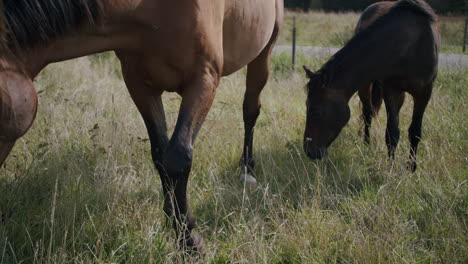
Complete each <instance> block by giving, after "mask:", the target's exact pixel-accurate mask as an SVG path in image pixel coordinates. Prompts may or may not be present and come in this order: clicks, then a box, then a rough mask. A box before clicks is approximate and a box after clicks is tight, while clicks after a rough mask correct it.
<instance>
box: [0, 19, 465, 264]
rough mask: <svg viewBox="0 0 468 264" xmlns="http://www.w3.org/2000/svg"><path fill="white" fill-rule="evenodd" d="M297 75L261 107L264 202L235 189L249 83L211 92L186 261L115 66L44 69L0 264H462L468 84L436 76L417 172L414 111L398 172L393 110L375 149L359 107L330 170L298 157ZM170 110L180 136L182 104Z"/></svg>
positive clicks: (171, 103)
mask: <svg viewBox="0 0 468 264" xmlns="http://www.w3.org/2000/svg"><path fill="white" fill-rule="evenodd" d="M350 16H353V15H350ZM354 16H355V15H354ZM289 61H290V58H288V55H286V54H279V55H275V57H274V58H273V65H272V69H273V76H272V78H271V80H270V82H269V83H268V85H267V87H266V88H265V90H264V93H263V94H262V100H263V108H262V113H261V116H260V118H259V121H258V125H257V130H256V137H255V152H254V155H255V157H256V161H257V169H256V172H257V174H258V175H257V176H258V180H259V183H260V187H259V188H258V189H257V190H255V191H251V192H245V191H244V188H243V185H242V184H241V183H240V182H239V175H240V171H239V168H238V161H239V158H240V155H241V148H242V145H241V144H242V141H243V124H242V112H241V108H242V107H241V104H242V95H243V92H244V82H245V81H244V80H245V72H244V71H241V72H239V73H237V74H235V75H233V76H231V77H228V78H225V79H223V81H222V83H221V85H220V87H219V89H218V94H217V98H216V101H215V103H214V105H213V107H212V109H211V111H210V114H209V116H208V118H207V120H206V122H205V124H204V126H203V129H202V131H201V132H200V134H199V137H198V141H197V143H196V146H195V153H194V163H193V170H192V174H191V180H190V186H189V195H190V197H191V203H192V205H193V209H194V213H195V215H196V216H197V220H198V224H199V227H198V229H197V232H199V233H201V234H202V235H203V237H204V238H205V243H206V251H205V253H204V254H203V255H201V256H199V257H193V258H192V257H188V256H184V255H183V254H182V253H181V252H179V251H178V250H177V248H176V246H175V243H174V235H173V232H172V229H171V228H170V227H167V226H166V225H165V217H164V215H163V212H162V195H161V186H160V182H159V176H158V175H157V172H156V171H155V170H154V169H153V166H152V163H151V160H150V150H149V143H148V140H147V135H146V132H145V131H146V129H145V128H144V125H143V122H142V120H141V118H140V116H139V114H138V113H137V110H136V108H135V107H134V105H133V103H132V102H131V100H130V97H129V96H128V93H127V91H126V88H125V86H124V84H123V82H122V78H121V75H120V72H119V66H118V62H117V60H116V59H115V58H114V57H113V56H108V55H104V56H93V57H86V58H81V59H78V60H74V61H69V62H65V63H60V64H55V65H51V66H49V67H48V68H47V69H46V70H45V71H44V72H43V73H42V74H41V75H40V76H39V78H38V80H37V82H36V87H37V90H38V92H39V101H40V107H39V112H38V116H37V119H36V122H35V124H34V126H33V127H32V129H31V130H30V132H29V133H28V134H27V135H26V136H25V137H24V138H22V139H21V140H20V141H19V142H18V144H17V145H16V147H15V149H14V151H13V152H12V154H11V155H10V157H9V159H8V160H7V162H6V164H5V166H4V168H2V169H1V170H0V263H8V264H9V263H183V262H194V263H466V262H467V261H468V257H467V256H468V234H467V230H468V228H467V219H468V188H467V180H468V161H467V153H468V150H467V147H468V142H467V139H468V130H467V121H466V117H467V109H468V105H467V102H468V100H467V98H468V70H466V69H465V70H459V71H454V72H441V73H440V75H439V78H438V80H437V84H436V87H435V91H434V94H433V98H432V100H431V102H430V105H429V107H428V110H427V112H426V116H425V120H424V136H423V137H424V139H423V141H422V142H421V148H420V149H421V150H420V153H419V155H418V157H419V164H420V166H419V169H418V171H417V172H416V173H414V174H411V173H409V172H408V171H407V170H406V168H405V165H406V161H407V160H406V157H407V154H408V149H409V147H408V142H407V140H406V137H407V133H406V130H407V128H408V126H409V122H410V116H411V105H412V102H411V98H410V97H408V98H407V102H406V104H405V106H404V108H403V110H402V114H401V129H402V137H401V138H402V140H401V143H400V146H399V148H398V152H397V159H396V161H395V163H394V164H393V165H392V164H390V163H389V162H388V160H387V158H386V148H385V146H384V145H385V144H384V138H383V135H384V129H385V127H384V124H385V111H382V112H381V113H380V116H379V119H378V121H377V122H375V126H374V128H373V131H372V132H373V139H374V142H373V143H372V145H371V146H366V145H365V144H364V142H363V140H362V135H361V133H360V129H361V122H360V119H359V102H358V100H357V98H353V99H352V101H351V106H352V119H351V121H350V122H349V124H348V126H347V127H346V128H345V129H344V130H343V131H342V133H341V135H340V136H339V138H338V139H337V141H336V142H335V143H334V144H333V145H332V147H331V149H330V155H329V157H328V158H327V159H326V160H323V161H319V162H312V161H309V160H308V159H307V157H306V156H305V155H304V153H303V151H302V147H301V146H302V133H303V129H304V119H305V92H304V89H303V87H304V85H305V82H306V80H305V78H304V76H303V74H302V72H298V73H291V72H289V70H288V67H289V66H288V63H289ZM299 61H300V63H307V64H309V65H312V66H313V67H314V68H316V67H318V65H319V64H321V63H322V62H323V61H316V60H310V59H308V58H307V57H305V56H299ZM164 99H165V100H164V103H165V107H166V112H167V116H168V122H169V128H170V129H171V130H172V129H173V127H174V123H175V118H176V115H177V111H178V104H179V103H180V98H179V97H178V96H177V95H175V94H167V95H165V97H164Z"/></svg>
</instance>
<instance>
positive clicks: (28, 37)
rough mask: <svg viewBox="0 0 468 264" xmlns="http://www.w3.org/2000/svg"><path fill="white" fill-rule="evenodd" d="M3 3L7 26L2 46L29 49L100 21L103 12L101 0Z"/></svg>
mask: <svg viewBox="0 0 468 264" xmlns="http://www.w3.org/2000/svg"><path fill="white" fill-rule="evenodd" d="M0 1H2V2H3V10H2V11H3V17H2V15H0V18H2V19H3V21H1V22H3V23H2V24H3V25H4V27H2V29H1V30H2V31H3V32H1V33H0V35H1V40H0V43H1V44H2V45H3V46H8V47H12V46H13V47H19V48H28V47H33V46H35V45H38V44H43V43H46V42H48V41H51V40H54V39H56V38H58V37H61V36H63V35H65V34H67V33H69V32H71V31H73V30H76V29H77V28H78V27H79V26H81V25H82V24H83V23H84V22H86V21H97V20H98V19H99V16H100V13H101V12H100V8H99V4H98V0H0ZM0 6H1V4H0ZM0 12H1V11H0Z"/></svg>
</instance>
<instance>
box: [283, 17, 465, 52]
mask: <svg viewBox="0 0 468 264" xmlns="http://www.w3.org/2000/svg"><path fill="white" fill-rule="evenodd" d="M359 16H360V14H359V13H354V12H346V13H336V14H333V13H324V12H310V13H299V12H291V11H287V12H286V14H285V20H284V28H283V32H282V34H281V37H280V40H279V44H280V45H291V43H292V28H293V17H296V25H297V28H298V29H297V45H301V46H320V47H342V46H343V45H344V44H345V43H346V42H347V41H348V40H349V39H350V38H351V37H352V36H353V34H354V28H355V27H356V24H357V22H358V20H359ZM464 26H465V19H464V18H463V17H440V32H441V37H442V47H441V52H443V53H462V52H463V46H462V45H463V31H464Z"/></svg>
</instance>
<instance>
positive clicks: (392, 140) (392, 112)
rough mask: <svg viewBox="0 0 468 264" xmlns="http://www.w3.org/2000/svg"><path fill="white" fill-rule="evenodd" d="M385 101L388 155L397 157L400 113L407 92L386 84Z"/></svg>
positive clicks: (392, 157)
mask: <svg viewBox="0 0 468 264" xmlns="http://www.w3.org/2000/svg"><path fill="white" fill-rule="evenodd" d="M385 87H386V88H385V90H384V101H385V108H386V109H387V131H386V133H385V143H386V144H387V149H388V156H389V157H390V158H391V159H392V160H393V159H394V158H395V149H396V147H397V145H398V141H399V140H400V128H399V113H400V109H401V107H402V106H403V102H404V101H405V93H404V92H403V91H402V90H400V89H398V88H396V89H395V87H389V86H388V85H385Z"/></svg>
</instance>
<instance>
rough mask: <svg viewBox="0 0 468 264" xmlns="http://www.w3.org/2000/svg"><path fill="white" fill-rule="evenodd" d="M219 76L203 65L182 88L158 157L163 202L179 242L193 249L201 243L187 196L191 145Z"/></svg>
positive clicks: (209, 105) (190, 249)
mask: <svg viewBox="0 0 468 264" xmlns="http://www.w3.org/2000/svg"><path fill="white" fill-rule="evenodd" d="M219 78H220V77H219V75H218V74H217V73H216V71H214V70H210V68H209V67H206V68H205V69H203V70H202V72H201V73H199V74H198V75H197V76H196V77H195V78H194V79H193V81H192V82H191V83H190V84H188V85H186V86H185V87H183V93H182V103H181V106H180V112H179V116H178V119H177V124H176V127H175V129H174V133H173V134H172V137H171V140H170V141H169V144H168V146H167V148H166V150H165V153H164V157H163V160H162V167H163V172H162V174H161V178H162V181H163V185H164V187H165V188H166V189H167V190H169V191H168V194H167V195H166V197H165V199H166V204H170V205H171V207H172V215H173V216H174V217H175V220H176V221H174V227H175V230H176V234H177V237H178V239H179V242H180V245H181V246H182V247H184V248H185V249H186V250H188V251H192V250H194V251H197V250H200V249H201V247H202V246H203V242H202V239H201V237H200V236H198V235H194V234H192V229H193V228H194V227H195V218H194V217H193V214H192V212H191V210H190V206H189V202H188V198H187V183H188V178H189V174H190V170H191V167H192V153H193V144H194V141H195V138H196V136H197V133H198V131H199V130H200V128H201V125H202V123H203V121H204V119H205V117H206V114H207V113H208V111H209V109H210V107H211V104H212V103H213V99H214V96H215V90H216V87H217V86H218V83H219ZM166 213H167V212H166Z"/></svg>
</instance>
